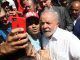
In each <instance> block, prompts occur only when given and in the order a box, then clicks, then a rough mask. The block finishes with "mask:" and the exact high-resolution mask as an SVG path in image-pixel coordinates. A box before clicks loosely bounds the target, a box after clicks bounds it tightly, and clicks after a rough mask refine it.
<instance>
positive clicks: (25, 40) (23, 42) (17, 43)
mask: <svg viewBox="0 0 80 60" xmlns="http://www.w3.org/2000/svg"><path fill="white" fill-rule="evenodd" d="M27 41H28V39H27V38H26V39H22V40H18V41H15V42H12V43H10V45H11V46H21V45H24V44H27Z"/></svg>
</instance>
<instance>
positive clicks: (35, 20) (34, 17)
mask: <svg viewBox="0 0 80 60" xmlns="http://www.w3.org/2000/svg"><path fill="white" fill-rule="evenodd" d="M26 23H27V25H32V24H36V25H37V24H39V16H38V14H37V13H36V12H28V13H27V14H26Z"/></svg>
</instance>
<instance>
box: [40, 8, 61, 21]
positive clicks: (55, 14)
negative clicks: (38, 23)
mask: <svg viewBox="0 0 80 60" xmlns="http://www.w3.org/2000/svg"><path fill="white" fill-rule="evenodd" d="M45 13H50V14H52V15H54V17H56V18H57V19H56V20H58V22H59V19H60V17H59V14H58V12H56V11H55V10H53V9H46V10H44V11H43V12H42V13H41V15H40V16H42V15H43V14H45ZM54 17H53V18H54Z"/></svg>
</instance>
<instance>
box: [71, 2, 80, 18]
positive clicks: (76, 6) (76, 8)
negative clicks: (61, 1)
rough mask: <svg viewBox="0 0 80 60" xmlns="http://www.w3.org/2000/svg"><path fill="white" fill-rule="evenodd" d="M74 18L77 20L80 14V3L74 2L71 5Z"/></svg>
mask: <svg viewBox="0 0 80 60" xmlns="http://www.w3.org/2000/svg"><path fill="white" fill-rule="evenodd" d="M71 12H72V16H73V17H74V18H75V19H76V18H77V17H78V15H79V13H80V1H73V2H72V3H71Z"/></svg>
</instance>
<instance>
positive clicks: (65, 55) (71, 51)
mask: <svg viewBox="0 0 80 60" xmlns="http://www.w3.org/2000/svg"><path fill="white" fill-rule="evenodd" d="M42 39H43V47H44V48H46V49H47V50H49V52H50V56H51V60H80V40H79V39H78V38H77V37H76V36H74V35H73V34H72V33H70V32H68V31H65V30H63V29H60V28H57V30H56V31H55V33H54V34H53V36H52V38H51V39H48V38H46V37H44V36H43V38H42Z"/></svg>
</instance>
